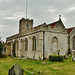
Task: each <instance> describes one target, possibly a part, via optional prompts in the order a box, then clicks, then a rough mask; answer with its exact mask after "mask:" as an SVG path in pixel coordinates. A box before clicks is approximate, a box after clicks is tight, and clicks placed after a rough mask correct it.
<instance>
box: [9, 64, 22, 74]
mask: <svg viewBox="0 0 75 75" xmlns="http://www.w3.org/2000/svg"><path fill="white" fill-rule="evenodd" d="M9 75H23V69H22V68H21V67H20V65H18V64H15V65H13V67H12V68H11V69H10V70H9Z"/></svg>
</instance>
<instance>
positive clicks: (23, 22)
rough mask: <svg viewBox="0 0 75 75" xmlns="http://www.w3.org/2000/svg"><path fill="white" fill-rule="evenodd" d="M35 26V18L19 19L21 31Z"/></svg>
mask: <svg viewBox="0 0 75 75" xmlns="http://www.w3.org/2000/svg"><path fill="white" fill-rule="evenodd" d="M31 28H33V19H31V20H29V19H25V18H22V19H21V20H20V21H19V33H22V32H26V31H27V30H29V29H31Z"/></svg>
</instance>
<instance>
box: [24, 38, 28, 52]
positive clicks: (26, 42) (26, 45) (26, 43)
mask: <svg viewBox="0 0 75 75" xmlns="http://www.w3.org/2000/svg"><path fill="white" fill-rule="evenodd" d="M25 51H28V39H27V38H26V39H25Z"/></svg>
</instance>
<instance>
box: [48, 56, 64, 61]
mask: <svg viewBox="0 0 75 75" xmlns="http://www.w3.org/2000/svg"><path fill="white" fill-rule="evenodd" d="M63 58H64V56H62V55H50V56H49V60H50V61H59V62H63Z"/></svg>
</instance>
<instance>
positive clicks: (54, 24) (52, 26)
mask: <svg viewBox="0 0 75 75" xmlns="http://www.w3.org/2000/svg"><path fill="white" fill-rule="evenodd" d="M57 23H58V21H56V22H54V23H51V24H48V25H50V26H51V28H54V26H56V24H57Z"/></svg>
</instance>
